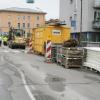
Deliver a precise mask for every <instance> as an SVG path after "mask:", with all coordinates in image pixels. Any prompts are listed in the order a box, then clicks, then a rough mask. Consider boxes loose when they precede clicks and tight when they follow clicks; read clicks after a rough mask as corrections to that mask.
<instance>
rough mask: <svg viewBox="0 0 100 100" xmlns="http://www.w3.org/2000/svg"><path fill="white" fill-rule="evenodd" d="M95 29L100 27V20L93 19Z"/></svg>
mask: <svg viewBox="0 0 100 100" xmlns="http://www.w3.org/2000/svg"><path fill="white" fill-rule="evenodd" d="M93 29H100V20H98V21H93Z"/></svg>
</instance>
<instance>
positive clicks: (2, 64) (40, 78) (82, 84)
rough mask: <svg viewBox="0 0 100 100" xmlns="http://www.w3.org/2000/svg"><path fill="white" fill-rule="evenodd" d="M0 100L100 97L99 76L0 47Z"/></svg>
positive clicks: (62, 99) (99, 98)
mask: <svg viewBox="0 0 100 100" xmlns="http://www.w3.org/2000/svg"><path fill="white" fill-rule="evenodd" d="M0 100H100V75H99V74H97V73H94V72H91V71H88V70H86V69H64V68H62V67H61V66H58V65H56V64H47V63H45V62H44V58H43V57H41V56H37V55H33V54H27V53H26V51H25V50H12V49H9V48H8V47H0Z"/></svg>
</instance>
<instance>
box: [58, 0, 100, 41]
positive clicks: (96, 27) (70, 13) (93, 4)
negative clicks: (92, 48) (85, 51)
mask: <svg viewBox="0 0 100 100" xmlns="http://www.w3.org/2000/svg"><path fill="white" fill-rule="evenodd" d="M60 20H62V21H66V23H67V25H69V26H70V27H71V28H72V37H73V38H78V34H77V33H80V32H81V33H82V35H81V36H82V41H93V42H98V41H99V42H100V0H60Z"/></svg>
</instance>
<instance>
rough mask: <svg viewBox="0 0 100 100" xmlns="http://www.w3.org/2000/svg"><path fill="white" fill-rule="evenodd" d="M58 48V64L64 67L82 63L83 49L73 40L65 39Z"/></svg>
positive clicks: (79, 65)
mask: <svg viewBox="0 0 100 100" xmlns="http://www.w3.org/2000/svg"><path fill="white" fill-rule="evenodd" d="M60 49H61V50H60V51H61V52H60V53H61V54H60V53H59V55H60V65H62V66H64V67H65V68H70V67H81V66H82V65H83V60H84V50H83V48H79V47H77V42H76V41H75V40H69V41H66V42H65V43H64V44H63V46H62V48H60ZM58 63H59V62H58Z"/></svg>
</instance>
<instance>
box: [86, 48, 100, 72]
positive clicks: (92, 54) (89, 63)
mask: <svg viewBox="0 0 100 100" xmlns="http://www.w3.org/2000/svg"><path fill="white" fill-rule="evenodd" d="M85 50H86V61H85V62H84V66H86V67H88V68H90V69H94V70H96V71H99V72H100V48H99V47H86V48H85Z"/></svg>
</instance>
